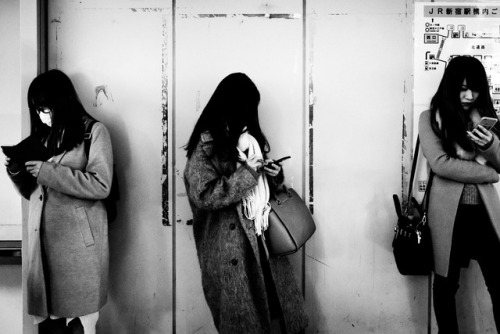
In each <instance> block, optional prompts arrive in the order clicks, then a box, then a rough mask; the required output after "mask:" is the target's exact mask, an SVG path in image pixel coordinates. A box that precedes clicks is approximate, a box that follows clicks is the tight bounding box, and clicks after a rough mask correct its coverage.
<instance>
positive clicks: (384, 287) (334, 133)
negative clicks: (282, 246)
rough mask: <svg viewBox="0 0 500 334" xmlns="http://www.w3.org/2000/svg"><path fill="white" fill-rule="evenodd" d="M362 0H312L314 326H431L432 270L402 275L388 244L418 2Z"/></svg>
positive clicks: (317, 329)
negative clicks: (411, 6) (410, 5)
mask: <svg viewBox="0 0 500 334" xmlns="http://www.w3.org/2000/svg"><path fill="white" fill-rule="evenodd" d="M360 4H361V3H360V2H351V1H336V2H327V1H307V5H308V6H307V12H308V16H307V27H308V45H307V46H308V55H309V56H308V65H309V66H310V68H311V69H312V70H311V81H310V85H311V91H312V95H313V98H314V105H313V106H312V107H313V110H314V111H313V123H312V128H313V131H314V135H313V151H314V152H313V156H314V182H313V184H314V213H315V217H316V221H317V224H318V230H317V232H316V234H315V235H314V236H313V239H312V242H311V243H310V244H309V245H308V247H307V249H308V252H307V257H306V284H307V287H306V302H307V305H308V309H309V314H310V315H311V316H312V319H311V320H312V321H311V326H310V328H309V329H308V331H309V332H311V333H368V332H370V333H402V331H404V332H405V333H425V332H426V330H427V311H428V300H427V291H428V290H427V279H425V278H404V277H402V276H401V275H400V274H399V273H398V271H397V269H396V266H395V264H394V260H393V255H392V247H391V241H392V236H393V232H392V228H393V226H394V224H395V223H396V215H395V211H394V207H393V203H392V198H391V197H392V194H393V193H395V194H400V192H401V164H402V162H401V139H402V133H403V131H402V116H403V113H404V112H408V111H409V110H411V82H412V76H411V73H412V72H411V71H412V61H411V59H412V58H411V57H412V53H411V50H412V45H413V44H412V35H411V22H412V18H411V12H408V9H407V4H406V3H405V2H401V1H376V2H371V3H370V4H368V5H367V6H368V8H363V9H361V7H360ZM365 4H366V2H365ZM403 329H404V330H403Z"/></svg>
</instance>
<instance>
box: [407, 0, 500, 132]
mask: <svg viewBox="0 0 500 334" xmlns="http://www.w3.org/2000/svg"><path fill="white" fill-rule="evenodd" d="M414 38H415V55H414V61H415V64H414V69H415V71H414V73H415V85H414V104H415V108H414V117H415V118H414V120H415V121H416V120H418V117H419V115H420V113H421V112H422V111H424V110H426V109H428V108H429V104H430V100H431V98H432V96H433V95H434V94H435V92H436V90H437V88H438V85H439V82H440V80H441V77H442V76H443V73H444V70H445V68H446V65H447V64H448V62H449V61H450V60H451V59H452V58H453V57H456V56H459V55H469V56H473V57H475V58H477V59H479V60H480V61H481V62H482V63H483V65H484V67H485V69H486V73H487V75H488V81H489V83H490V90H491V94H492V95H491V96H492V98H493V104H494V106H495V108H496V109H497V112H498V110H499V108H500V2H499V3H491V2H488V3H484V4H480V3H477V2H476V3H465V2H462V3H450V2H420V3H416V4H415V26H414ZM414 124H415V126H417V124H418V122H414ZM415 137H416V136H415Z"/></svg>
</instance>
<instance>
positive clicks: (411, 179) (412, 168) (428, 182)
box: [408, 136, 434, 211]
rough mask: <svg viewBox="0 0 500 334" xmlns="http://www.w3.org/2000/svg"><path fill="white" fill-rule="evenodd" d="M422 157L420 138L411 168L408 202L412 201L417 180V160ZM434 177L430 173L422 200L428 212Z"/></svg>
mask: <svg viewBox="0 0 500 334" xmlns="http://www.w3.org/2000/svg"><path fill="white" fill-rule="evenodd" d="M419 155H420V136H418V137H417V143H416V144H415V157H414V159H413V163H412V166H411V174H410V185H409V187H408V201H411V199H412V197H413V196H412V190H413V181H414V180H415V171H416V169H417V160H418V156H419ZM433 177H434V172H433V171H432V169H431V171H430V173H429V178H428V179H427V185H426V186H425V193H424V198H422V209H423V210H424V211H427V208H428V206H429V197H430V196H429V192H430V188H431V184H432V179H433Z"/></svg>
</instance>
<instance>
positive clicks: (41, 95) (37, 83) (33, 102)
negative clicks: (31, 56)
mask: <svg viewBox="0 0 500 334" xmlns="http://www.w3.org/2000/svg"><path fill="white" fill-rule="evenodd" d="M28 107H29V111H30V120H31V134H32V135H35V136H37V137H39V138H40V139H41V140H43V141H47V147H48V148H49V149H50V150H51V151H52V152H53V154H59V153H62V152H64V151H69V150H71V149H73V148H74V147H76V146H77V145H78V144H80V143H81V142H82V141H83V137H84V132H85V125H84V119H83V117H84V116H86V117H89V118H91V116H90V115H89V114H88V113H87V112H86V111H85V108H84V107H83V105H82V103H81V102H80V99H79V98H78V95H77V93H76V90H75V87H74V86H73V83H72V82H71V80H70V78H69V77H68V76H67V75H66V74H64V73H63V72H62V71H60V70H56V69H54V70H49V71H47V72H45V73H42V74H40V75H38V76H37V77H36V78H35V79H34V80H33V81H32V82H31V85H30V87H29V89H28ZM38 108H49V109H50V110H51V113H52V126H51V127H49V126H47V125H45V124H43V123H42V122H41V120H40V117H39V116H38V113H37V109H38Z"/></svg>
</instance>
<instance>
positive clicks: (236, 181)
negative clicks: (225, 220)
mask: <svg viewBox="0 0 500 334" xmlns="http://www.w3.org/2000/svg"><path fill="white" fill-rule="evenodd" d="M257 178H258V174H257V173H256V172H255V171H254V170H253V169H251V168H250V167H249V166H248V165H247V164H242V165H241V166H240V167H238V168H237V169H236V170H235V172H234V173H232V174H231V175H229V176H225V175H222V174H221V173H220V172H219V171H218V170H217V168H216V167H215V166H214V164H213V162H212V159H211V158H210V157H209V156H208V155H207V153H206V152H205V150H204V149H203V148H202V147H201V145H198V147H197V148H196V150H195V151H194V152H193V153H192V154H191V157H190V158H189V159H188V162H187V164H186V169H185V171H184V181H185V184H186V190H187V194H188V197H189V200H190V201H191V202H192V203H193V204H194V205H195V206H196V207H197V208H199V209H202V210H219V209H222V208H224V207H227V206H229V205H232V204H234V203H238V202H239V201H241V200H242V198H243V196H245V194H246V193H247V192H248V191H249V190H251V189H252V188H253V187H255V186H256V185H257Z"/></svg>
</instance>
